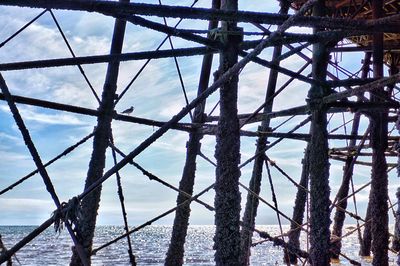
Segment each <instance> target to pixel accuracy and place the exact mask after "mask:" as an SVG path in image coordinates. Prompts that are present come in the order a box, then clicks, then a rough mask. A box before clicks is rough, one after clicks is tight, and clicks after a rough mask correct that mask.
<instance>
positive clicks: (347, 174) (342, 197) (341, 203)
mask: <svg viewBox="0 0 400 266" xmlns="http://www.w3.org/2000/svg"><path fill="white" fill-rule="evenodd" d="M370 63H371V53H369V52H368V53H366V54H365V57H364V62H363V66H362V73H361V78H362V79H365V78H367V77H368V72H369V64H370ZM360 100H361V99H360V97H358V101H360ZM360 118H361V114H360V113H359V112H357V113H355V114H354V119H353V125H352V129H351V136H356V135H357V133H358V128H359V125H360ZM355 145H356V139H352V140H350V143H349V146H348V150H349V152H350V150H352V149H354V147H355ZM353 158H354V156H352V155H349V156H348V157H347V158H346V163H345V165H344V168H343V180H342V184H341V185H340V188H339V191H338V193H337V195H336V198H337V206H338V207H339V208H336V212H335V217H334V224H333V230H332V235H335V236H336V237H338V238H340V237H341V236H342V229H343V225H344V220H345V217H346V214H345V212H344V210H346V208H347V196H348V194H349V188H350V181H351V179H352V177H353V170H354V163H353ZM341 248H342V241H341V240H338V241H336V242H334V243H333V244H332V255H331V256H332V258H333V259H339V253H340V250H341Z"/></svg>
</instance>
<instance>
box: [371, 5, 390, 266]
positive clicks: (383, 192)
mask: <svg viewBox="0 0 400 266" xmlns="http://www.w3.org/2000/svg"><path fill="white" fill-rule="evenodd" d="M372 14H373V18H374V19H377V18H380V17H383V1H382V0H373V1H372ZM372 56H373V72H374V78H381V77H383V33H374V34H373V49H372ZM386 98H387V95H386V92H385V90H384V88H378V89H375V90H374V91H373V92H372V93H371V102H383V101H385V99H386ZM387 120H388V115H387V110H373V111H371V115H370V127H371V134H370V137H371V146H372V173H371V179H372V180H371V191H370V196H369V200H370V212H371V216H370V217H371V235H372V245H371V249H372V252H373V254H374V256H373V261H372V264H373V265H376V266H378V265H379V266H386V265H388V244H389V233H388V188H387V186H388V176H387V163H386V158H385V150H386V149H387V135H388V125H387V124H388V121H387Z"/></svg>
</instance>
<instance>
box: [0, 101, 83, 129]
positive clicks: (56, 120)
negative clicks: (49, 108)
mask: <svg viewBox="0 0 400 266" xmlns="http://www.w3.org/2000/svg"><path fill="white" fill-rule="evenodd" d="M0 110H1V111H2V112H5V113H9V109H8V107H6V106H0ZM19 112H20V114H21V116H22V118H23V119H25V120H28V121H35V122H39V123H42V124H48V125H71V126H77V125H86V123H84V122H83V121H82V120H80V119H78V118H77V117H76V116H73V115H70V114H65V113H56V114H45V113H41V112H38V111H36V110H35V109H34V108H32V107H22V108H19Z"/></svg>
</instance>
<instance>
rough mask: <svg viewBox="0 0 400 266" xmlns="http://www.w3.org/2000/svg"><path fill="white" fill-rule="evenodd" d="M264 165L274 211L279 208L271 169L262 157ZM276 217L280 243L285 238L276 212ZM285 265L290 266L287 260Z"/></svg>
mask: <svg viewBox="0 0 400 266" xmlns="http://www.w3.org/2000/svg"><path fill="white" fill-rule="evenodd" d="M264 163H265V167H266V169H267V174H268V181H269V185H270V188H271V193H272V201H273V202H274V206H275V208H276V209H279V207H278V201H277V199H276V194H275V189H274V183H273V182H272V176H271V169H270V168H269V165H268V162H267V160H266V159H265V157H264ZM276 217H277V219H278V224H279V230H280V232H281V235H282V241H285V238H284V236H283V229H282V222H281V217H280V215H279V213H278V212H276ZM274 243H275V242H274ZM284 250H285V252H284V253H285V254H286V256H289V254H288V253H287V251H286V250H287V248H286V247H285V248H284ZM286 264H288V265H289V266H290V263H289V260H286Z"/></svg>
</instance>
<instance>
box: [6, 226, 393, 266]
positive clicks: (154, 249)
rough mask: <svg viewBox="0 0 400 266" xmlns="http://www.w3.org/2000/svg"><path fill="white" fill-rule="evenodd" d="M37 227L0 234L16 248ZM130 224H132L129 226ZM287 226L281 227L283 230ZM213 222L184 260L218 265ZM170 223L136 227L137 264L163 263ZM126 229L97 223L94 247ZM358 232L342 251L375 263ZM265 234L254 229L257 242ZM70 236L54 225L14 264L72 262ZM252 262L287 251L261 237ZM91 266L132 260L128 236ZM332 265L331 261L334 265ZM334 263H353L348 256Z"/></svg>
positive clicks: (192, 231)
mask: <svg viewBox="0 0 400 266" xmlns="http://www.w3.org/2000/svg"><path fill="white" fill-rule="evenodd" d="M353 226H354V225H345V227H344V233H346V232H349V231H350V230H352V228H353ZM35 228H36V226H27V225H13V226H5V225H1V226H0V234H1V235H2V240H3V243H4V244H5V246H6V247H7V248H10V247H12V246H13V245H14V244H16V243H17V242H18V241H19V240H21V239H22V238H23V237H24V236H26V235H27V234H28V233H29V232H31V231H32V230H33V229H35ZM257 228H258V229H260V230H263V231H267V232H268V233H269V234H270V235H272V236H278V235H280V228H279V225H261V226H257ZM130 229H133V227H132V228H130ZM288 229H289V226H288V225H284V226H283V231H284V232H286V231H287V230H288ZM214 230H215V227H214V225H190V226H189V229H188V236H187V241H186V244H185V263H184V265H189V266H196V265H215V263H214V250H213V235H214ZM171 232H172V226H170V225H150V226H147V227H145V228H143V229H142V230H139V231H138V232H135V233H133V234H131V242H132V247H133V250H134V254H135V256H136V261H137V264H138V265H164V259H165V254H166V252H167V249H168V245H169V241H170V236H171ZM123 233H124V228H123V226H119V225H117V226H110V225H101V226H98V227H97V229H96V232H95V238H94V248H96V247H99V246H101V245H103V244H105V243H107V242H109V241H111V240H113V239H114V238H116V237H118V236H120V235H122V234H123ZM357 239H358V238H357V234H352V235H351V236H349V237H346V238H345V239H344V240H343V242H342V245H343V248H342V250H343V253H344V254H345V255H346V256H348V257H349V258H351V259H354V260H356V261H358V262H360V263H361V264H362V265H371V263H370V260H368V259H363V258H361V257H360V256H358V251H359V244H358V240H357ZM261 240H262V239H261V238H260V237H259V236H258V235H257V234H254V236H253V243H254V242H258V241H261ZM301 245H302V249H306V248H307V245H308V243H307V239H305V237H304V236H303V237H302V239H301ZM71 246H72V240H71V239H70V236H69V235H68V232H67V231H66V230H65V229H64V230H63V231H61V233H56V232H55V231H54V228H53V227H50V228H48V229H47V230H46V231H45V232H44V233H42V234H41V235H40V236H38V237H37V238H35V239H34V240H33V241H32V242H31V243H29V244H28V245H26V246H25V247H23V248H22V249H21V250H20V251H19V252H17V254H16V257H14V258H13V262H14V263H15V265H19V264H18V262H19V263H20V264H21V265H29V266H30V265H32V266H34V265H54V266H57V265H68V264H69V259H70V256H71ZM251 252H252V256H251V265H268V266H269V265H274V266H275V265H285V264H284V262H283V250H282V248H281V247H275V246H273V243H271V242H263V243H261V244H258V245H257V246H255V247H253V248H252V251H251ZM395 260H396V256H395V254H393V253H390V254H389V261H390V265H396V264H395ZM92 265H96V266H100V265H130V264H129V257H128V245H127V242H126V239H122V240H120V241H118V242H117V243H114V244H112V245H110V246H108V247H106V248H104V249H102V250H100V251H99V252H98V253H97V254H96V255H94V256H92ZM332 265H333V264H332ZM334 265H351V264H350V262H349V261H348V260H346V259H345V258H343V257H342V258H341V259H340V263H337V264H334Z"/></svg>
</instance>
